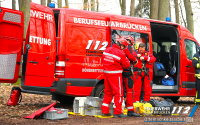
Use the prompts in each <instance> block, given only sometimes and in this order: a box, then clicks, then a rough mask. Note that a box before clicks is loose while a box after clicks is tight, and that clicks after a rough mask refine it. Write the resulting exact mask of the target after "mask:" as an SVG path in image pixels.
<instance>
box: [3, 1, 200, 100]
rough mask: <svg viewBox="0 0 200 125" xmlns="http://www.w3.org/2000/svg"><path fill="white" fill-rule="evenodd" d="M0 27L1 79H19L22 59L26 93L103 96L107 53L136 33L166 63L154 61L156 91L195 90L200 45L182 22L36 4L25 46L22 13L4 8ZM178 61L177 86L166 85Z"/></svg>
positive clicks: (174, 93)
mask: <svg viewBox="0 0 200 125" xmlns="http://www.w3.org/2000/svg"><path fill="white" fill-rule="evenodd" d="M0 27H1V30H0V82H8V83H15V82H16V81H17V79H18V73H19V69H20V68H19V67H20V63H22V76H21V87H22V91H23V92H25V93H34V94H44V95H53V96H52V97H53V99H56V100H59V101H61V102H62V101H67V99H71V97H75V96H99V97H102V96H103V90H104V84H103V83H104V70H103V65H102V53H103V51H104V50H105V49H106V47H109V46H111V45H112V41H115V40H116V39H120V38H122V37H125V36H132V38H134V41H135V42H139V41H140V42H145V43H146V45H147V47H146V48H147V51H149V52H150V53H152V54H154V56H156V57H157V61H158V62H161V63H162V64H163V65H164V67H165V68H166V71H164V72H162V73H153V71H154V70H153V64H152V65H151V69H150V72H149V73H150V76H152V78H153V80H152V88H153V90H152V93H153V94H152V96H162V97H166V96H168V97H170V98H172V99H173V100H177V99H178V98H179V97H180V96H195V94H196V90H195V77H194V74H195V69H194V67H193V66H192V57H193V55H194V54H195V53H196V52H197V51H198V46H199V44H198V42H197V40H196V39H195V38H194V37H193V35H192V34H191V33H190V32H189V31H188V30H187V29H186V28H184V27H183V26H181V25H179V24H176V23H172V22H165V21H158V20H150V19H141V18H135V17H129V16H121V15H112V14H106V13H97V12H89V11H83V10H76V9H68V8H53V9H52V8H49V7H45V6H42V5H39V4H35V3H31V16H30V22H29V29H28V31H27V35H26V40H25V45H24V47H22V42H23V13H22V12H19V11H16V10H11V9H6V8H2V7H1V8H0ZM22 55H23V59H22V60H23V61H21V57H22ZM166 55H167V56H169V58H168V57H167V56H166ZM173 66H175V67H176V73H175V74H174V75H171V77H173V79H174V81H175V85H174V86H165V85H162V78H163V77H164V76H165V75H167V74H169V72H170V70H171V67H173Z"/></svg>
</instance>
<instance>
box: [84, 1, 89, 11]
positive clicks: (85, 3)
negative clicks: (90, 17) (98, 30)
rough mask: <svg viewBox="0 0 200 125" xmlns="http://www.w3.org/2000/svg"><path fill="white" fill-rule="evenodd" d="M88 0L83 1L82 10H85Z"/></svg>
mask: <svg viewBox="0 0 200 125" xmlns="http://www.w3.org/2000/svg"><path fill="white" fill-rule="evenodd" d="M87 3H88V0H84V2H83V10H87V8H88V6H87Z"/></svg>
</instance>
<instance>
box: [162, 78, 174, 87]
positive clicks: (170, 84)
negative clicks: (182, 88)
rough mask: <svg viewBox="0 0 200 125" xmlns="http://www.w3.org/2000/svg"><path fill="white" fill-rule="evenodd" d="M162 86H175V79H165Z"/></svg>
mask: <svg viewBox="0 0 200 125" xmlns="http://www.w3.org/2000/svg"><path fill="white" fill-rule="evenodd" d="M162 84H163V85H167V86H174V79H173V78H172V77H168V78H163V79H162Z"/></svg>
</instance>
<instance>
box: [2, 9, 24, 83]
mask: <svg viewBox="0 0 200 125" xmlns="http://www.w3.org/2000/svg"><path fill="white" fill-rule="evenodd" d="M23 28H24V20H23V13H22V12H20V11H17V10H11V9H7V8H1V7H0V82H4V83H15V82H16V81H17V79H18V74H19V67H20V60H21V52H22V43H23Z"/></svg>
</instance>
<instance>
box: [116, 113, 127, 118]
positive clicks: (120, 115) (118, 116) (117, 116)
mask: <svg viewBox="0 0 200 125" xmlns="http://www.w3.org/2000/svg"><path fill="white" fill-rule="evenodd" d="M121 117H127V115H124V114H123V113H121V114H118V115H113V118H121Z"/></svg>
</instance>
